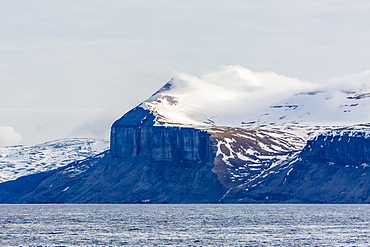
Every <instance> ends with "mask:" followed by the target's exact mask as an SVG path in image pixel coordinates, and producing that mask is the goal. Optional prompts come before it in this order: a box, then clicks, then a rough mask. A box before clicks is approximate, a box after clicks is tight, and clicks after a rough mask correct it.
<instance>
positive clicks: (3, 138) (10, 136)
mask: <svg viewBox="0 0 370 247" xmlns="http://www.w3.org/2000/svg"><path fill="white" fill-rule="evenodd" d="M19 144H22V135H21V134H19V133H18V132H17V131H16V130H15V129H14V128H13V127H10V126H0V147H3V146H11V145H19Z"/></svg>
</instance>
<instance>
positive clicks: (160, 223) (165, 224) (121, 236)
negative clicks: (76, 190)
mask: <svg viewBox="0 0 370 247" xmlns="http://www.w3.org/2000/svg"><path fill="white" fill-rule="evenodd" d="M0 229H1V230H0V246H4V247H5V246H370V205H347V204H346V205H343V204H341V205H332V204H313V205H311V204H41V205H35V204H32V205H31V204H26V205H24V204H17V205H4V204H3V205H0Z"/></svg>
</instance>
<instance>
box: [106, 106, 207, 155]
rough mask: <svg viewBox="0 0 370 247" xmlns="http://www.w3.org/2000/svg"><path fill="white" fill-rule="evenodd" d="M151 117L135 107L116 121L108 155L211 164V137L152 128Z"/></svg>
mask: <svg viewBox="0 0 370 247" xmlns="http://www.w3.org/2000/svg"><path fill="white" fill-rule="evenodd" d="M153 120H154V115H153V114H152V113H151V112H150V111H149V110H145V109H143V108H140V107H137V108H135V109H134V110H132V111H130V112H128V113H127V114H125V115H124V116H123V117H122V118H121V119H119V120H117V121H116V122H115V123H114V124H113V126H112V130H111V148H110V150H111V154H112V156H113V157H117V158H134V157H145V158H147V159H149V160H152V161H177V160H180V161H183V160H186V161H205V160H207V161H211V160H212V158H213V156H214V150H213V149H212V143H211V141H210V138H209V136H210V134H208V133H207V132H206V131H204V130H199V129H194V128H182V127H163V126H153Z"/></svg>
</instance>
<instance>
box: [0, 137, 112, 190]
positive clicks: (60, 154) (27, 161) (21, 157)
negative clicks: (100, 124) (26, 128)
mask: <svg viewBox="0 0 370 247" xmlns="http://www.w3.org/2000/svg"><path fill="white" fill-rule="evenodd" d="M107 149H109V141H107V140H102V139H87V138H74V139H61V140H56V141H50V142H46V143H43V144H39V145H35V146H10V147H3V148H0V183H2V182H6V181H10V180H15V179H17V178H19V177H22V176H27V175H30V174H35V173H40V172H45V171H49V170H53V169H56V168H58V167H63V166H66V165H68V164H70V163H72V162H74V161H77V160H82V159H85V158H87V157H91V156H95V155H97V154H99V153H102V152H104V151H106V150H107Z"/></svg>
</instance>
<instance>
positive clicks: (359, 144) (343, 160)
mask: <svg viewBox="0 0 370 247" xmlns="http://www.w3.org/2000/svg"><path fill="white" fill-rule="evenodd" d="M301 158H302V159H308V160H310V161H319V162H332V163H340V164H345V165H346V164H348V165H361V164H363V163H366V162H370V139H369V138H368V137H367V136H366V132H361V131H357V132H354V131H332V132H328V133H324V134H321V135H318V136H317V137H315V138H314V139H313V140H310V141H308V143H307V146H306V147H305V148H304V149H303V151H302V153H301Z"/></svg>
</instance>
